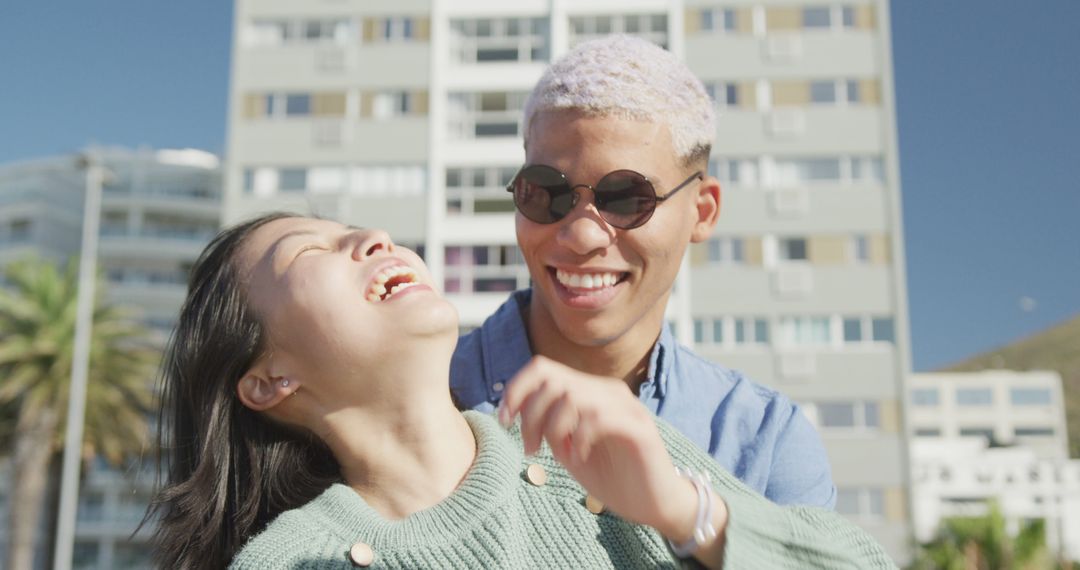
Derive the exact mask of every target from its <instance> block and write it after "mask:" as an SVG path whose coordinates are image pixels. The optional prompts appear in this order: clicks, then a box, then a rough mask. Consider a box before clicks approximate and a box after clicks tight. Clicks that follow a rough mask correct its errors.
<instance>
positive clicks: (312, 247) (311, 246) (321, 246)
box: [293, 243, 330, 259]
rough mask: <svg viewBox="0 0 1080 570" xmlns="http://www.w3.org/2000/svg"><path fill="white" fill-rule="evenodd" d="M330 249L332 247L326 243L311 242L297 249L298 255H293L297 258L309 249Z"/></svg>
mask: <svg viewBox="0 0 1080 570" xmlns="http://www.w3.org/2000/svg"><path fill="white" fill-rule="evenodd" d="M329 250H330V248H328V247H326V246H325V245H319V244H315V243H309V244H307V245H304V246H302V247H301V248H300V249H298V250H296V255H295V256H293V258H294V259H295V258H297V257H300V256H301V255H303V254H305V253H307V252H309V251H329Z"/></svg>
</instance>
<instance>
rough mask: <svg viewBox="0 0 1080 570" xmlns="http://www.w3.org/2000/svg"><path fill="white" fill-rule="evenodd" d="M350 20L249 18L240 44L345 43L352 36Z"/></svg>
mask: <svg viewBox="0 0 1080 570" xmlns="http://www.w3.org/2000/svg"><path fill="white" fill-rule="evenodd" d="M355 35H356V34H355V28H354V26H353V23H352V20H349V19H347V18H330V19H325V20H277V19H270V20H266V19H257V20H253V21H252V22H251V24H250V25H249V26H248V27H247V30H246V33H245V34H244V36H243V38H244V43H246V44H247V45H252V46H275V45H282V44H292V43H338V44H343V43H348V42H350V41H352V40H353V39H354V38H355Z"/></svg>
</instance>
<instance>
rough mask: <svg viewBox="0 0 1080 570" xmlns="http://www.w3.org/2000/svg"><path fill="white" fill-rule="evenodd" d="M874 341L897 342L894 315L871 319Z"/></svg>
mask: <svg viewBox="0 0 1080 570" xmlns="http://www.w3.org/2000/svg"><path fill="white" fill-rule="evenodd" d="M870 329H871V331H872V334H873V337H872V338H873V340H874V342H888V343H895V342H896V332H895V326H894V325H893V319H892V317H875V318H874V319H873V320H871V321H870Z"/></svg>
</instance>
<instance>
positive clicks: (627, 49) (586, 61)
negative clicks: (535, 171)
mask: <svg viewBox="0 0 1080 570" xmlns="http://www.w3.org/2000/svg"><path fill="white" fill-rule="evenodd" d="M558 110H573V111H578V112H581V113H583V114H585V115H586V116H591V117H622V118H626V119H631V120H637V121H649V122H655V123H666V124H667V125H668V126H669V128H670V129H671V140H672V143H673V145H674V147H675V155H676V157H677V158H679V159H680V160H681V161H682V162H683V163H684V164H685V165H690V164H694V163H697V162H699V161H704V160H708V157H709V151H710V149H711V148H712V141H713V137H714V136H715V133H716V113H715V112H714V111H713V104H712V101H711V100H710V99H709V95H708V94H707V93H706V92H705V86H704V85H702V83H701V80H700V79H698V78H697V77H696V76H695V75H694V74H693V73H692V72H691V71H690V69H689V68H687V67H686V64H684V63H683V62H682V61H679V59H678V58H677V57H675V55H674V54H672V53H671V52H669V51H667V50H665V49H663V48H661V47H659V46H657V45H655V44H653V43H650V42H648V41H645V40H643V39H640V38H636V37H633V36H626V35H612V36H606V37H603V38H600V39H596V40H591V41H587V42H583V43H581V44H579V45H578V46H577V47H575V48H574V49H573V50H571V51H570V52H569V53H567V54H566V55H564V56H563V57H561V58H559V60H558V61H556V62H555V63H553V64H552V65H551V66H550V67H548V68H547V70H546V71H545V72H544V74H543V76H541V77H540V81H539V82H537V84H536V87H534V88H533V90H532V93H531V94H530V95H529V98H528V100H527V101H526V102H525V123H524V124H525V141H526V145H528V140H529V129H530V127H531V125H532V121H533V119H534V118H535V117H536V115H537V114H538V113H541V112H543V111H558Z"/></svg>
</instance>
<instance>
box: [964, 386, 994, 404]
mask: <svg viewBox="0 0 1080 570" xmlns="http://www.w3.org/2000/svg"><path fill="white" fill-rule="evenodd" d="M956 403H957V404H958V405H960V406H989V405H991V404H993V403H994V393H993V392H992V391H991V390H990V388H959V389H957V390H956Z"/></svg>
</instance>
